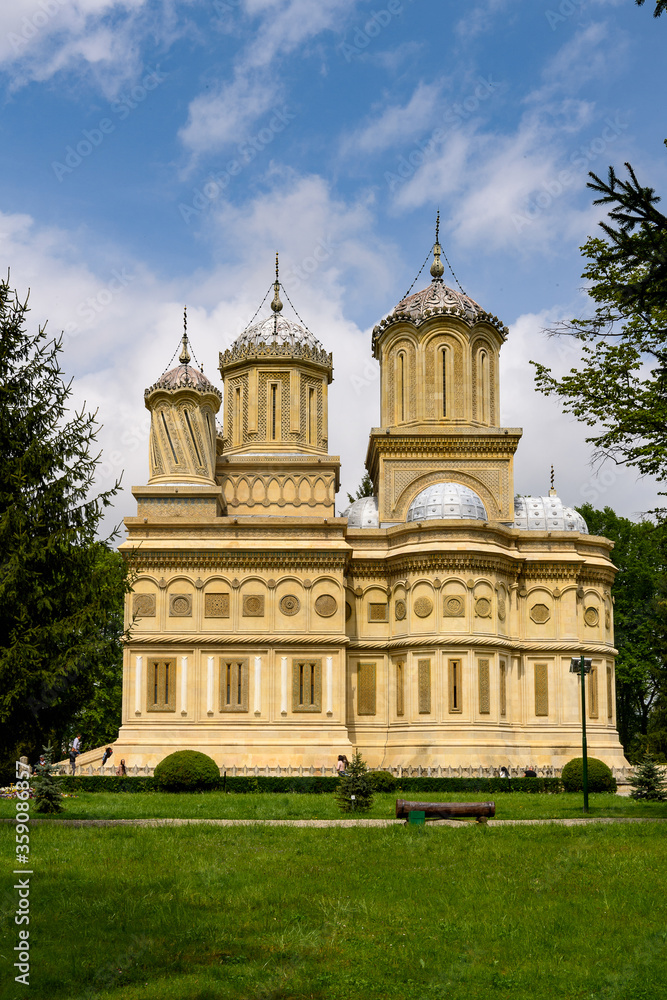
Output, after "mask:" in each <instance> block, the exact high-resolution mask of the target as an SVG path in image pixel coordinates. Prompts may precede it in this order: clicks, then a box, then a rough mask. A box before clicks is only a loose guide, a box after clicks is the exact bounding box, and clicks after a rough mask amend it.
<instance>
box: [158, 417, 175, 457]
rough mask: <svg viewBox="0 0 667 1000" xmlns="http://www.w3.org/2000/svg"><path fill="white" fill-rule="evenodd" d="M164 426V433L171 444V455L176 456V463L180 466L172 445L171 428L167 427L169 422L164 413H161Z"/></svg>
mask: <svg viewBox="0 0 667 1000" xmlns="http://www.w3.org/2000/svg"><path fill="white" fill-rule="evenodd" d="M160 416H161V417H162V424H163V426H164V432H165V434H166V435H167V441H168V442H169V447H170V448H171V453H172V455H173V456H174V462H175V463H176V465H178V459H177V458H176V452H175V451H174V445H173V444H172V440H171V434H170V433H169V428H168V427H167V421H166V420H165V417H164V413H161V414H160Z"/></svg>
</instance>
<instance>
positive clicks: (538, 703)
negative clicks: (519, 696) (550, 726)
mask: <svg viewBox="0 0 667 1000" xmlns="http://www.w3.org/2000/svg"><path fill="white" fill-rule="evenodd" d="M548 714H549V665H548V664H547V663H536V664H535V715H543V716H546V715H548Z"/></svg>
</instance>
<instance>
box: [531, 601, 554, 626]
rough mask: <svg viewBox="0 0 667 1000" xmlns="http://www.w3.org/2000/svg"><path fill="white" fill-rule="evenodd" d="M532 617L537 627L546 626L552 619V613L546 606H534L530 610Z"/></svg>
mask: <svg viewBox="0 0 667 1000" xmlns="http://www.w3.org/2000/svg"><path fill="white" fill-rule="evenodd" d="M530 617H531V618H532V620H533V621H534V622H535V624H536V625H544V624H545V622H548V621H549V619H550V618H551V612H550V611H549V609H548V607H547V606H546V604H533V606H532V608H531V609H530Z"/></svg>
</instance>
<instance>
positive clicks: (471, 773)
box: [58, 764, 633, 783]
mask: <svg viewBox="0 0 667 1000" xmlns="http://www.w3.org/2000/svg"><path fill="white" fill-rule="evenodd" d="M527 767H528V765H527V764H526V765H525V766H524V767H509V768H508V771H509V773H510V777H512V778H522V777H523V773H524V771H525V770H526V769H527ZM58 770H59V772H60V774H69V773H70V769H69V767H64V766H62V765H61V766H60V767H59V769H58ZM372 770H378V771H387V772H388V773H389V774H393V775H394V776H395V777H397V778H402V777H406V778H498V777H499V776H500V775H499V770H498V768H497V767H449V766H444V765H438V766H435V767H434V766H432V767H422V766H421V765H417V766H412V765H406V766H405V767H403V766H400V765H399V766H398V767H383V768H372ZM562 770H563V769H562V768H561V767H548V766H547V767H536V768H535V771H536V772H537V776H538V778H559V777H560V775H561V772H562ZM154 771H155V768H154V767H152V766H149V765H148V764H147V765H145V766H144V767H139V766H138V765H136V764H135V765H134V766H133V767H128V768H127V775H128V777H131V778H134V777H140V776H142V775H151V774H153V773H154ZM611 772H612V774H613V775H614V777H615V778H616V780H617V781H618V782H620V783H623V782H627V781H628V779H629V778H630V776H631V774H632V772H633V768H632V767H612V769H611ZM225 773H226V774H228V775H230V776H231V777H236V776H237V775H243V776H247V777H257V778H259V777H264V776H265V777H298V778H302V777H303V778H305V777H325V776H327V775H333V776H335V775H336V768H335V766H331V767H329V766H327V765H322V766H320V767H313V766H311V767H303V766H299V767H294V766H292V765H291V764H288V765H287V766H285V767H282V766H281V765H280V764H278V765H276V766H275V767H269V766H266V767H257V766H249V765H248V766H240V765H238V764H231V765H224V764H223V765H222V767H221V768H220V775H221V776H222V775H223V774H225ZM75 774H76V775H78V776H83V777H88V776H93V775H115V774H116V768H115V766H113V765H107V767H93V765H92V764H89V765H88V766H85V765H84V766H82V767H77V769H76V772H75Z"/></svg>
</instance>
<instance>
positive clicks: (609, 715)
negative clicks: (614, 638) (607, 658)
mask: <svg viewBox="0 0 667 1000" xmlns="http://www.w3.org/2000/svg"><path fill="white" fill-rule="evenodd" d="M613 690H614V689H613V685H612V672H611V666H610V665H609V664H607V718H608V719H612V718H613V716H614V706H613V705H612V701H611V699H612V694H613Z"/></svg>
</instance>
